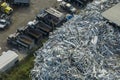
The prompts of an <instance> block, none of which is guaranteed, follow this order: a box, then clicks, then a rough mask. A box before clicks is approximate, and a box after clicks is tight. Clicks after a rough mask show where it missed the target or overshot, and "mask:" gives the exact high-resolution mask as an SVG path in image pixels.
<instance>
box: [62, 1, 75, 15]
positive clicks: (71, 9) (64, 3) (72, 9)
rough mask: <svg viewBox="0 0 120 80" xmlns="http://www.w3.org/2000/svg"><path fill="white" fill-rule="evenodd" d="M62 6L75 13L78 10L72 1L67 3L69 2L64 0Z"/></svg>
mask: <svg viewBox="0 0 120 80" xmlns="http://www.w3.org/2000/svg"><path fill="white" fill-rule="evenodd" d="M60 7H61V8H62V9H63V10H66V11H67V12H69V13H75V12H76V11H77V9H76V8H75V7H73V6H72V5H71V4H70V3H67V2H64V1H62V2H61V3H60Z"/></svg>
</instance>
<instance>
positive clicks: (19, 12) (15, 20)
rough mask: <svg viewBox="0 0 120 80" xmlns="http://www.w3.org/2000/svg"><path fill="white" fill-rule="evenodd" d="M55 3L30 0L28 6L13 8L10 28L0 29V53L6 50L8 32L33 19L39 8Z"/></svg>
mask: <svg viewBox="0 0 120 80" xmlns="http://www.w3.org/2000/svg"><path fill="white" fill-rule="evenodd" d="M55 3H56V0H31V5H30V7H26V8H25V7H19V8H16V9H14V13H13V16H12V24H11V26H10V28H9V29H7V30H5V31H0V53H1V52H3V51H6V50H8V47H7V46H6V39H7V37H8V36H9V35H10V34H12V33H15V31H16V30H17V28H20V27H22V26H25V25H26V24H27V22H28V21H30V20H33V19H34V17H35V15H36V14H37V13H38V12H39V11H40V10H41V9H44V8H47V7H49V6H54V4H55Z"/></svg>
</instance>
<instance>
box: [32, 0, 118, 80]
mask: <svg viewBox="0 0 120 80" xmlns="http://www.w3.org/2000/svg"><path fill="white" fill-rule="evenodd" d="M118 2H120V0H95V1H94V2H93V3H90V4H88V6H87V7H86V9H85V10H84V11H82V12H81V14H79V15H76V16H75V17H74V18H73V19H72V20H70V21H69V22H67V23H65V24H64V25H63V26H62V27H60V28H58V29H57V30H55V31H54V32H53V33H51V35H50V37H49V40H48V41H47V43H45V44H44V46H43V47H42V48H41V49H39V50H38V51H36V53H35V56H36V59H35V64H34V65H35V66H34V68H33V69H32V70H31V76H32V79H33V80H119V79H120V31H119V29H118V27H115V26H113V25H110V24H109V23H107V20H106V19H104V18H103V17H102V16H101V12H103V11H105V10H106V9H108V8H110V7H112V6H114V5H115V4H117V3H118Z"/></svg>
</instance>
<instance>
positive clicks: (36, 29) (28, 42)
mask: <svg viewBox="0 0 120 80" xmlns="http://www.w3.org/2000/svg"><path fill="white" fill-rule="evenodd" d="M65 21H66V18H65V15H64V14H63V13H61V12H59V11H58V10H56V9H54V8H47V9H45V10H42V11H41V12H40V13H39V14H38V15H37V16H36V18H35V20H33V21H29V22H28V24H27V26H25V27H22V28H20V29H18V30H17V31H16V33H14V34H11V35H10V36H9V37H8V39H7V42H8V44H10V45H12V46H14V47H15V48H17V49H21V48H22V49H24V50H31V49H33V48H34V47H35V46H36V45H42V42H41V41H42V39H44V38H45V37H47V36H49V33H50V32H51V31H53V30H54V29H55V27H57V26H60V25H62V23H63V22H65Z"/></svg>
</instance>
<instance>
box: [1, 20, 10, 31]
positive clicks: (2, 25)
mask: <svg viewBox="0 0 120 80" xmlns="http://www.w3.org/2000/svg"><path fill="white" fill-rule="evenodd" d="M9 24H10V22H9V21H7V20H5V19H0V29H5V28H7V26H8V25H9Z"/></svg>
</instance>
